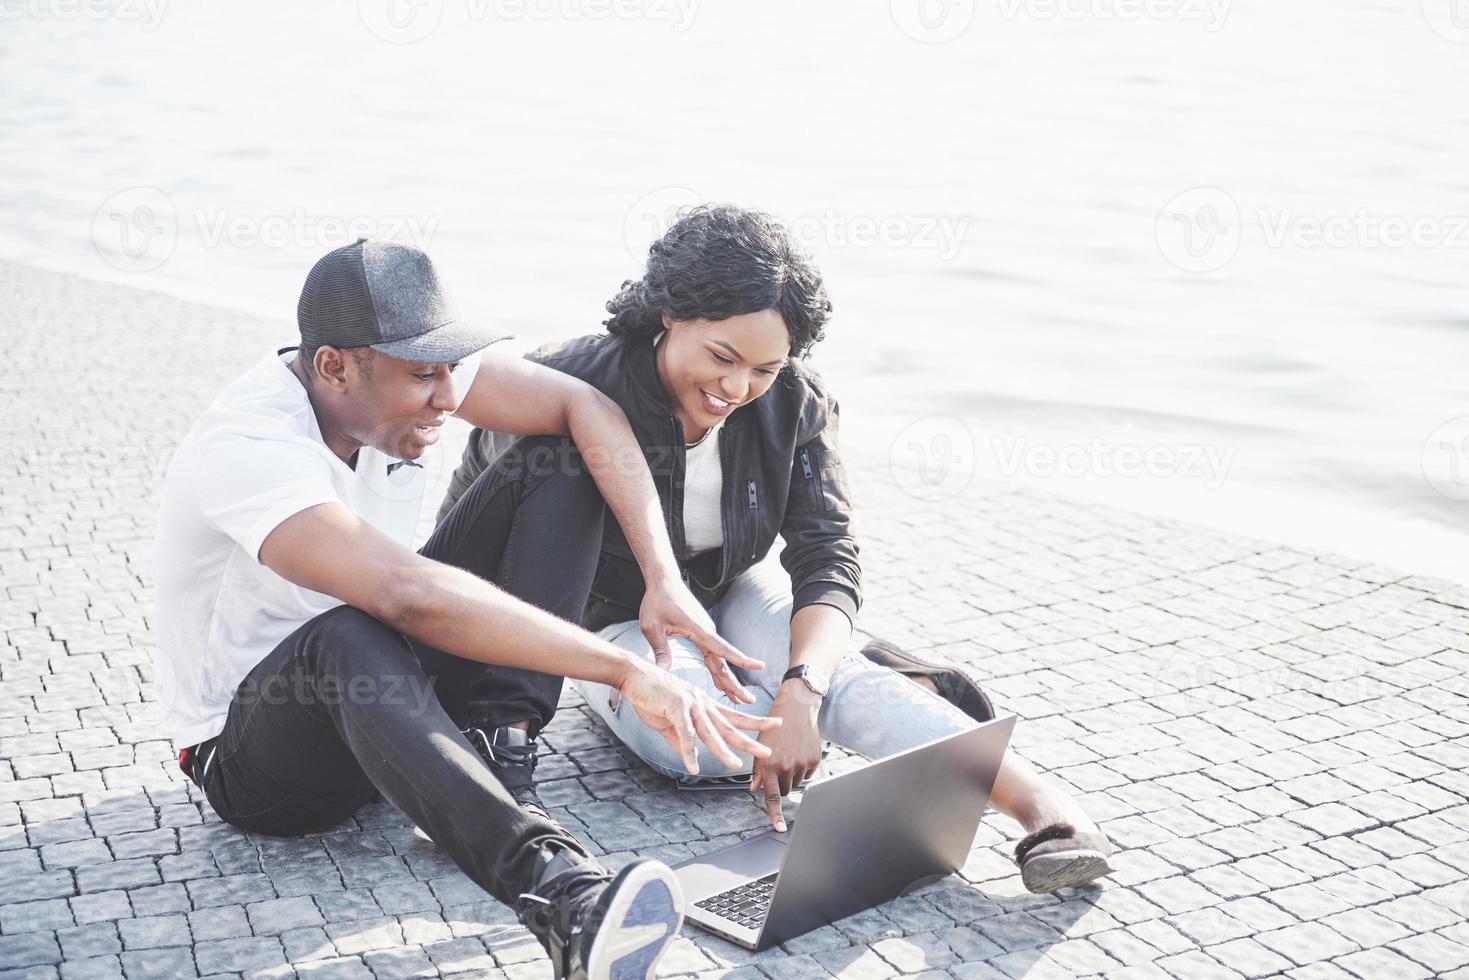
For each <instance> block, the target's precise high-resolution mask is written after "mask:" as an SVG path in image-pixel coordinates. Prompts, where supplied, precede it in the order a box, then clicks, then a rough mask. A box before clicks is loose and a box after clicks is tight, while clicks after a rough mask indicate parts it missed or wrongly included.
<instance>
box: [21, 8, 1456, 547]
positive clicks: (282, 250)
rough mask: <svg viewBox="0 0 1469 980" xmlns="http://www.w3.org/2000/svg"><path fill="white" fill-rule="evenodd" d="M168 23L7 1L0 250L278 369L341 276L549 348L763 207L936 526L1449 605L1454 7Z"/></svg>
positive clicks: (367, 16) (848, 383)
mask: <svg viewBox="0 0 1469 980" xmlns="http://www.w3.org/2000/svg"><path fill="white" fill-rule="evenodd" d="M152 2H153V3H155V4H161V5H159V6H153V7H150V6H148V5H147V3H145V0H92V3H93V5H92V6H90V7H87V8H84V9H88V10H91V11H94V12H102V13H107V14H108V16H105V17H86V16H76V17H71V16H65V15H64V13H65V10H66V9H67V8H61V9H60V10H58V8H56V7H54V6H51V5H50V4H48V3H47V2H43V0H11V2H10V3H8V4H7V5H6V6H4V8H3V14H0V86H3V88H0V91H3V92H4V93H5V95H6V98H5V99H4V100H3V102H0V160H3V161H4V163H3V165H0V167H3V169H0V173H3V178H4V179H3V180H0V234H3V235H4V236H5V237H6V238H7V240H8V241H9V245H10V249H11V251H12V252H13V251H15V250H18V249H19V250H24V249H31V250H32V252H33V253H35V250H37V249H41V250H43V251H44V252H45V254H47V255H49V256H55V255H64V256H67V259H66V261H69V262H73V263H74V264H75V267H76V268H78V269H79V270H83V271H97V270H101V271H105V272H107V273H109V274H112V275H114V276H119V277H123V278H127V279H129V280H130V281H136V282H138V283H140V284H147V283H155V282H158V281H160V280H162V281H166V282H170V283H175V284H185V283H192V284H195V285H196V286H203V287H206V288H207V289H215V290H219V291H220V293H221V294H223V293H226V292H227V293H229V294H232V295H233V296H236V297H245V298H247V300H248V301H249V302H251V303H253V304H255V305H257V306H259V307H262V308H264V309H266V310H269V311H270V312H271V313H272V314H273V315H278V316H279V317H280V319H281V324H282V331H283V333H286V332H289V331H290V329H291V328H292V322H293V320H292V318H293V310H294V302H295V296H296V293H297V291H298V289H299V285H300V282H301V279H302V277H303V276H304V273H305V270H306V269H307V268H308V267H309V265H310V263H311V261H312V259H313V258H314V257H315V256H316V255H317V254H319V253H320V252H321V251H323V250H325V249H326V248H329V247H332V246H334V245H336V244H338V243H339V242H340V241H342V240H344V239H345V238H346V237H347V235H348V234H349V233H350V232H351V231H365V232H367V233H372V234H392V235H395V236H396V237H399V238H404V239H407V240H413V241H417V242H418V243H419V244H422V245H425V246H426V247H427V248H429V250H430V251H431V252H432V254H433V255H434V256H435V258H436V259H437V260H438V262H439V264H440V265H441V267H442V268H443V270H444V272H445V274H446V277H447V279H448V281H449V282H450V284H451V286H452V287H453V288H454V289H455V291H456V292H457V293H458V294H459V297H460V300H461V305H463V306H464V307H466V308H467V309H468V310H469V311H470V312H472V313H473V314H474V315H477V316H483V317H490V318H494V319H495V320H497V321H500V322H504V323H506V324H509V325H511V326H513V327H514V328H515V329H516V330H517V331H518V332H519V333H520V334H521V335H522V336H524V337H525V338H526V339H527V340H535V339H546V338H551V337H557V336H564V335H571V334H577V333H584V332H590V331H592V330H594V329H596V328H597V325H598V321H599V319H600V307H601V303H602V302H603V301H604V300H605V299H606V298H607V297H608V296H609V295H610V294H611V293H612V292H613V291H614V289H615V287H616V286H617V284H618V283H619V282H620V281H621V280H622V279H623V278H624V277H626V276H628V275H631V274H632V273H633V272H634V270H635V268H636V254H637V252H638V250H640V249H641V248H643V247H645V245H646V241H647V240H648V238H649V237H650V236H651V235H652V234H654V233H655V232H656V231H657V230H658V229H659V227H660V225H661V224H662V222H663V221H664V220H666V219H665V215H666V214H667V213H668V212H669V210H670V209H673V208H675V207H677V206H679V205H681V204H684V203H687V202H689V201H692V200H695V199H712V200H727V201H737V202H741V203H746V204H751V205H757V206H761V207H763V208H765V209H767V210H771V211H773V212H776V213H778V214H780V215H783V216H785V217H786V218H787V219H789V220H791V221H792V222H793V224H794V226H795V227H797V228H798V229H799V231H800V233H801V234H802V236H803V238H805V239H806V240H808V241H809V242H810V244H811V246H812V248H813V251H814V252H815V253H816V255H817V257H818V259H819V260H820V261H821V263H822V266H823V268H824V270H825V272H826V274H827V278H828V280H829V284H830V287H831V290H832V293H833V297H834V300H835V302H836V305H837V310H838V317H837V319H836V320H835V321H834V323H833V324H832V326H831V329H830V333H829V339H828V340H827V341H826V342H825V343H824V344H823V345H822V346H821V347H820V348H819V350H818V354H817V358H818V363H819V364H821V365H822V366H823V367H824V369H825V370H826V372H827V373H828V375H830V376H831V377H832V379H833V382H834V384H835V385H836V387H837V389H838V391H839V392H840V393H841V394H842V396H843V402H844V409H845V421H844V425H845V427H846V430H847V433H848V438H849V439H850V441H852V443H853V444H854V446H857V447H861V448H866V449H868V450H873V451H878V452H884V453H887V452H891V453H892V454H893V455H894V457H895V458H896V459H897V460H898V462H899V463H900V464H901V465H902V466H904V467H908V468H909V469H911V470H913V471H914V472H917V473H919V474H920V477H921V478H920V479H919V480H918V482H917V484H915V486H914V491H915V493H916V494H917V495H919V496H920V497H921V496H924V495H932V494H942V493H947V492H957V491H956V488H957V487H959V486H960V485H961V484H962V482H963V480H964V479H966V478H967V477H968V476H969V474H970V473H972V472H974V473H979V474H981V475H990V476H996V475H998V476H1003V477H1009V478H1015V479H1023V480H1027V481H1030V482H1038V483H1041V484H1043V485H1047V486H1054V487H1057V488H1059V489H1071V490H1076V491H1079V492H1084V493H1090V494H1098V495H1102V496H1106V497H1109V498H1111V499H1115V500H1118V501H1120V502H1124V503H1129V504H1132V505H1135V506H1144V507H1150V508H1155V509H1158V510H1162V511H1175V510H1178V509H1179V508H1184V509H1187V510H1189V512H1190V513H1191V514H1193V515H1194V516H1204V517H1206V518H1210V519H1218V520H1221V521H1225V522H1228V521H1233V522H1234V523H1236V524H1239V525H1241V526H1246V527H1249V528H1252V529H1259V530H1261V531H1264V532H1275V531H1276V530H1277V528H1276V525H1281V526H1282V527H1281V528H1280V529H1279V533H1281V534H1284V533H1286V531H1288V530H1290V529H1291V528H1292V527H1299V526H1303V525H1304V524H1305V523H1309V521H1308V520H1307V519H1308V518H1313V517H1314V518H1315V519H1316V523H1317V524H1318V525H1319V527H1318V534H1317V537H1318V539H1321V538H1322V536H1324V539H1322V540H1319V541H1318V542H1317V543H1322V544H1331V543H1332V542H1333V540H1334V539H1333V535H1338V536H1340V539H1341V540H1340V544H1341V547H1342V548H1343V549H1344V550H1351V548H1350V545H1351V543H1352V540H1353V539H1354V538H1356V537H1363V536H1365V537H1375V539H1378V540H1380V541H1385V542H1389V543H1391V542H1396V543H1397V544H1396V551H1395V552H1392V549H1391V548H1389V551H1390V552H1392V553H1391V554H1389V557H1395V558H1397V559H1398V560H1400V561H1402V562H1405V563H1411V562H1418V563H1420V564H1421V563H1424V562H1427V563H1429V564H1431V565H1434V566H1435V567H1438V566H1439V565H1442V564H1443V562H1444V561H1446V560H1448V559H1447V558H1446V552H1447V551H1448V550H1449V548H1450V544H1449V542H1454V543H1455V546H1456V545H1457V538H1455V537H1453V536H1452V535H1451V533H1450V532H1458V531H1465V530H1469V518H1466V513H1469V510H1466V507H1469V505H1466V503H1465V502H1464V500H1463V499H1457V496H1456V495H1458V496H1463V497H1469V441H1465V438H1464V437H1465V436H1466V435H1469V432H1465V431H1462V430H1460V429H1458V428H1455V427H1453V426H1450V427H1449V428H1448V429H1443V428H1442V427H1443V426H1444V424H1445V423H1448V422H1450V420H1453V419H1455V418H1459V417H1461V416H1464V415H1466V414H1469V407H1466V404H1465V401H1466V400H1465V397H1464V384H1463V377H1464V371H1465V366H1466V364H1469V316H1466V307H1469V299H1466V297H1469V293H1466V289H1465V285H1466V276H1465V272H1466V265H1469V262H1466V260H1469V224H1466V220H1469V181H1466V178H1465V174H1466V173H1469V168H1466V163H1469V100H1466V98H1465V89H1466V85H1465V83H1466V81H1469V73H1466V64H1469V7H1465V5H1464V4H1463V0H1454V2H1456V3H1458V4H1459V5H1460V7H1463V8H1464V9H1461V10H1459V11H1458V13H1459V14H1461V16H1460V17H1459V19H1457V20H1455V19H1454V18H1453V16H1452V15H1453V14H1454V13H1455V12H1456V11H1455V10H1454V9H1451V6H1450V0H1443V2H1442V4H1440V3H1439V2H1438V0H1425V2H1424V3H1423V4H1420V3H1418V2H1417V0H1391V2H1389V0H1384V2H1376V3H1327V2H1326V0H1303V2H1294V0H1275V2H1269V0H1240V2H1236V3H1228V2H1225V0H1213V3H1212V4H1211V3H1206V2H1204V0H1176V2H1174V0H1149V2H1148V3H1147V4H1143V3H1140V2H1138V3H1134V2H1129V0H1055V2H1047V0H1028V2H1022V0H994V2H988V3H986V2H979V3H972V2H969V0H955V2H954V3H951V4H946V3H942V2H940V0H923V3H922V5H921V6H920V5H919V0H894V2H893V3H891V4H890V3H887V2H864V3H853V2H841V0H803V2H792V0H786V2H774V0H769V2H749V0H744V2H738V3H736V2H719V3H715V2H712V0H706V2H702V3H699V2H697V0H616V3H614V2H613V0H526V2H525V3H524V4H521V3H515V2H512V0H496V2H495V3H491V2H490V0H477V2H470V0H461V2H458V3H456V2H454V0H422V2H421V3H420V4H419V5H418V6H413V5H410V4H408V3H406V2H405V0H391V2H392V3H393V4H395V6H393V7H389V6H387V4H388V2H390V0H363V2H362V3H361V4H358V3H351V2H332V3H328V4H319V5H318V4H288V3H284V2H281V0H270V2H256V3H253V4H249V5H244V4H236V5H232V6H225V5H218V4H208V5H206V4H202V3H194V4H185V3H178V2H175V3H161V0H152ZM1138 9H1144V10H1150V11H1153V15H1151V16H1142V17H1131V16H1124V14H1127V13H1128V12H1131V11H1135V10H1138ZM612 10H617V11H622V12H624V13H629V14H640V16H612V15H609V16H603V17H597V16H595V14H597V13H598V12H599V11H601V12H606V11H612ZM517 11H522V12H523V13H522V14H521V15H517ZM946 12H947V16H948V19H947V20H945V19H944V16H943V15H945V13H946ZM390 13H391V14H393V15H394V17H395V18H396V19H390V18H389V16H388V15H389V14H390ZM548 14H549V15H548ZM415 15H416V16H417V17H418V19H417V20H415V19H414V17H415ZM543 15H547V16H543ZM920 15H923V16H920ZM424 18H427V20H425V19H424ZM925 18H926V19H925ZM431 22H432V23H431ZM426 25H427V26H430V27H433V29H432V30H431V31H429V32H428V33H427V34H426V36H424V37H422V38H421V39H419V40H416V41H414V42H412V43H392V41H385V40H383V39H382V38H381V37H379V36H378V35H379V34H382V35H389V36H394V35H395V32H396V36H397V37H398V39H399V40H401V39H402V37H403V34H404V32H406V33H407V34H409V35H412V34H416V33H422V32H423V30H424V28H425V26H426ZM435 25H436V26H435ZM966 25H967V26H966ZM1435 27H1436V28H1437V29H1435ZM959 28H963V29H962V30H958V29H959ZM374 29H375V30H376V31H377V33H376V34H375V33H374ZM905 29H906V33H905ZM956 31H957V36H955V37H953V38H952V39H950V40H947V41H945V42H944V43H924V40H927V41H933V40H937V39H941V38H942V37H944V36H947V35H949V34H955V33H956ZM910 35H918V36H919V38H922V39H923V40H918V39H915V38H914V37H913V36H910ZM1194 188H1209V190H1202V191H1195V192H1194V193H1192V194H1187V195H1185V196H1183V197H1181V198H1180V197H1179V195H1181V194H1184V192H1188V191H1190V190H1191V189H1194ZM352 224H355V227H353V228H349V227H348V225H352ZM1313 229H1314V232H1313ZM1395 229H1396V230H1395ZM1397 231H1402V232H1403V234H1404V235H1407V236H1408V237H1410V238H1412V239H1413V240H1411V241H1407V242H1397V241H1396V240H1395V238H1394V236H1395V235H1396V234H1397ZM1318 232H1319V235H1317V237H1316V238H1313V234H1315V233H1318ZM1321 238H1324V240H1318V239H1321ZM37 254H39V253H37ZM251 355H253V352H246V354H245V355H242V363H243V362H244V361H246V360H248V359H249V356H251ZM1435 433H1437V434H1435ZM1425 463H1426V465H1427V467H1428V473H1427V475H1425V469H1424V467H1425ZM1456 467H1457V468H1456ZM1137 469H1143V470H1146V471H1147V472H1148V473H1150V474H1151V475H1147V476H1134V475H1128V474H1130V473H1132V472H1133V471H1134V470H1137ZM1429 476H1432V477H1434V478H1435V479H1437V481H1438V483H1439V485H1440V487H1441V489H1435V487H1434V485H1433V482H1432V481H1431V480H1430V479H1429V478H1428V477H1429ZM1459 491H1463V493H1462V494H1459ZM1369 519H1370V520H1369ZM1371 522H1376V525H1375V526H1376V527H1377V530H1376V531H1375V532H1373V533H1372V534H1368V532H1367V531H1365V530H1364V528H1366V526H1367V524H1368V523H1371ZM1404 542H1407V544H1405V543H1404ZM1439 548H1442V549H1443V550H1444V552H1445V553H1437V552H1438V549H1439ZM1405 549H1406V550H1405ZM1369 550H1370V549H1369Z"/></svg>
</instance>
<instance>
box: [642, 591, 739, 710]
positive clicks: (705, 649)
mask: <svg viewBox="0 0 1469 980" xmlns="http://www.w3.org/2000/svg"><path fill="white" fill-rule="evenodd" d="M638 626H639V627H640V628H641V630H642V633H643V637H644V638H645V639H646V640H647V641H648V645H649V646H650V647H652V648H653V662H654V663H656V664H657V665H658V666H660V667H662V668H663V669H664V670H667V669H668V668H669V667H670V666H672V664H673V655H672V654H670V653H669V652H668V638H669V637H671V636H682V637H684V638H686V639H687V640H689V641H690V642H692V643H693V644H694V646H696V647H698V648H699V652H700V653H702V654H703V655H704V666H706V667H708V668H709V673H710V675H711V676H712V677H713V678H714V686H715V687H717V688H719V690H720V691H722V692H723V693H724V696H725V697H727V698H729V700H730V701H731V702H733V703H734V704H754V703H755V696H754V695H753V694H751V693H750V692H749V691H747V690H745V689H744V688H743V687H741V686H740V682H739V680H738V679H736V678H735V675H734V672H733V671H731V670H730V669H729V665H730V664H734V665H735V666H736V667H745V668H748V669H749V670H760V669H761V668H763V667H764V666H765V664H764V663H763V662H761V661H759V660H755V659H754V658H752V657H747V656H745V655H744V654H743V653H740V651H738V650H736V649H735V648H734V647H732V646H730V645H729V644H728V643H726V642H724V640H722V639H720V637H719V634H717V633H715V632H714V620H712V619H710V618H709V613H707V612H706V611H705V610H704V607H703V606H701V605H699V600H698V599H695V598H694V596H693V593H691V592H690V591H689V590H688V586H686V585H684V584H683V582H682V581H681V580H679V579H676V578H675V579H669V580H668V581H667V582H666V583H664V584H653V583H649V585H648V587H647V590H646V591H645V592H644V594H643V605H642V608H641V609H639V610H638Z"/></svg>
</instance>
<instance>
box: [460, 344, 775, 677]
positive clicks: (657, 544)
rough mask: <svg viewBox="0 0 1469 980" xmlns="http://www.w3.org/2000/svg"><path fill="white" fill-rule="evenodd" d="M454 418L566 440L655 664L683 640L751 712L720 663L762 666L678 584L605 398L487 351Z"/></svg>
mask: <svg viewBox="0 0 1469 980" xmlns="http://www.w3.org/2000/svg"><path fill="white" fill-rule="evenodd" d="M454 414H455V415H456V416H458V417H459V418H462V419H464V420H465V421H467V422H469V423H471V424H472V425H477V426H479V427H480V428H482V429H488V430H490V431H493V432H504V433H508V434H510V435H552V436H570V437H571V440H572V441H573V442H574V443H576V447H577V449H578V450H579V451H580V454H581V457H582V459H583V461H584V462H585V464H586V467H587V471H588V472H589V473H590V474H591V476H592V479H594V480H595V481H596V483H597V489H598V490H600V491H601V492H602V499H604V500H605V501H606V502H607V505H608V506H609V507H610V508H611V509H612V514H613V516H614V517H616V518H617V523H618V524H619V525H621V527H622V532H623V535H624V536H625V537H626V538H627V542H628V545H629V546H630V547H631V548H632V551H633V555H634V556H635V557H636V558H637V560H638V567H639V568H640V569H641V570H642V573H643V580H644V582H646V583H647V591H646V594H645V597H644V599H643V604H642V608H641V609H640V610H639V614H638V620H639V625H640V626H641V628H642V633H643V636H644V637H646V638H647V640H648V643H649V644H650V645H651V646H652V649H653V653H654V659H655V661H656V662H657V663H659V664H661V665H663V666H667V665H668V664H669V663H670V662H671V657H670V656H669V654H668V639H669V637H671V636H683V637H687V638H688V639H689V640H691V641H692V642H693V643H694V644H695V645H696V646H698V648H699V650H700V651H701V652H702V653H703V654H704V662H705V664H706V665H707V666H708V667H709V672H710V673H711V674H713V675H714V681H715V684H716V685H717V686H718V687H719V689H720V690H721V691H722V692H724V694H725V696H726V697H728V698H729V699H730V700H731V701H733V702H735V703H737V704H753V703H754V700H755V699H754V696H753V695H751V694H750V693H749V692H747V691H746V690H745V689H744V688H743V687H742V686H741V685H740V683H739V681H738V680H737V679H736V678H735V676H734V673H733V672H732V671H731V670H730V669H729V664H734V665H735V666H737V667H747V668H750V669H752V670H759V669H760V668H761V667H763V666H764V664H762V663H761V662H760V661H758V660H754V659H752V658H750V657H747V656H745V655H744V654H743V653H741V652H740V651H738V650H736V649H735V648H734V647H732V646H730V645H729V644H728V643H726V642H725V641H724V640H723V639H721V638H720V637H719V635H718V634H717V633H716V632H715V631H714V622H713V620H711V619H710V618H709V614H708V613H707V612H705V611H704V608H703V607H702V606H701V605H699V602H698V600H697V599H695V598H694V597H693V594H692V593H690V592H689V590H688V587H687V586H685V585H684V582H683V579H682V577H681V576H680V575H679V570H678V563H677V561H675V559H674V554H673V546H672V545H671V544H670V543H669V541H668V528H667V524H666V523H665V520H664V516H663V507H662V505H661V504H660V503H659V501H658V493H657V489H656V488H655V487H654V486H653V477H652V475H651V474H650V473H649V472H648V465H647V463H646V461H645V460H644V458H643V452H642V449H641V448H640V447H639V445H638V441H637V437H636V436H635V435H634V434H633V431H632V426H630V425H629V424H628V422H627V417H626V416H625V415H623V413H622V409H620V408H618V407H617V404H616V403H615V402H614V401H612V399H610V398H608V397H607V396H606V395H604V394H602V393H601V392H600V391H598V390H597V389H596V388H594V387H592V386H591V385H589V384H587V383H586V382H584V381H581V380H580V379H578V378H573V377H571V376H570V375H567V374H562V373H561V372H560V371H556V370H553V369H551V368H548V367H544V366H542V365H539V364H535V363H533V362H531V361H527V360H525V359H523V358H519V357H511V356H508V355H505V354H499V353H497V352H495V351H494V349H493V348H492V349H491V350H488V351H486V352H485V353H484V354H483V355H482V357H481V359H480V366H479V373H478V374H477V375H476V376H475V380H474V383H473V384H472V385H471V386H470V388H469V391H468V392H467V393H466V394H465V396H464V400H463V401H462V402H460V404H459V409H458V411H456V412H455V413H454Z"/></svg>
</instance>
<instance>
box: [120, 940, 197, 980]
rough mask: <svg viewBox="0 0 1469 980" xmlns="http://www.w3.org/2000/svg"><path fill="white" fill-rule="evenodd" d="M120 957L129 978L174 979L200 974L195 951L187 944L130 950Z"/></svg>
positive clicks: (145, 979) (132, 979) (123, 970)
mask: <svg viewBox="0 0 1469 980" xmlns="http://www.w3.org/2000/svg"><path fill="white" fill-rule="evenodd" d="M118 959H120V960H121V961H122V972H123V973H124V974H125V975H126V976H127V978H128V980H137V978H139V977H142V978H144V980H173V978H176V977H195V976H198V975H199V971H198V969H196V967H195V966H194V952H193V950H191V949H190V948H189V947H187V946H170V947H167V948H163V949H140V950H130V951H127V952H124V953H123V954H122V955H121V956H119V957H118Z"/></svg>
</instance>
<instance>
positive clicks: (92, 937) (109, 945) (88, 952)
mask: <svg viewBox="0 0 1469 980" xmlns="http://www.w3.org/2000/svg"><path fill="white" fill-rule="evenodd" d="M56 940H57V942H59V943H60V944H61V953H62V955H63V956H65V957H66V958H67V959H68V960H76V959H81V958H83V957H89V956H103V955H105V954H108V953H120V952H122V940H121V939H119V938H118V934H117V926H116V925H114V924H113V923H111V922H98V923H94V924H93V925H89V926H75V927H73V928H71V929H58V930H57V931H56Z"/></svg>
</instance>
